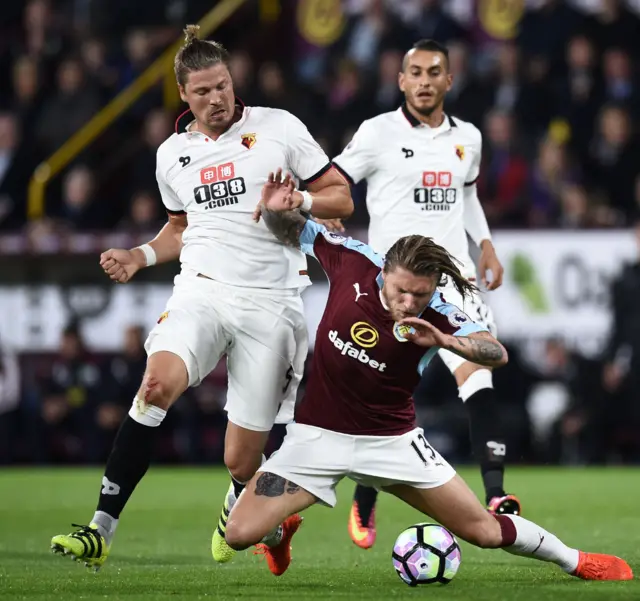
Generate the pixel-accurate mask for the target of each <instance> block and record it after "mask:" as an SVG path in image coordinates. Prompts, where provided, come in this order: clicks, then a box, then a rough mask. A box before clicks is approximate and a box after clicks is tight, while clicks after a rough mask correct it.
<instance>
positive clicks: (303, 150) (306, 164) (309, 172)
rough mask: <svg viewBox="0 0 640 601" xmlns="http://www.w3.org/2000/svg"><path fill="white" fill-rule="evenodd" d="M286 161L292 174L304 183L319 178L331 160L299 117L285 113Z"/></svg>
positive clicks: (327, 169)
mask: <svg viewBox="0 0 640 601" xmlns="http://www.w3.org/2000/svg"><path fill="white" fill-rule="evenodd" d="M286 115H287V120H286V143H287V151H286V152H287V162H288V164H289V167H290V168H291V170H292V171H293V173H294V175H295V176H296V177H297V178H298V179H299V180H301V181H302V182H303V183H305V184H311V183H313V182H314V181H315V180H317V179H319V178H321V177H322V176H323V175H324V174H325V173H326V172H327V171H329V169H331V162H330V161H329V157H328V156H327V155H326V153H325V151H324V150H322V148H321V146H320V144H318V143H317V142H316V141H315V139H314V138H313V136H312V135H311V134H310V133H309V130H308V129H307V127H306V126H305V124H304V123H302V121H300V119H298V118H297V117H294V116H293V115H291V114H290V113H286Z"/></svg>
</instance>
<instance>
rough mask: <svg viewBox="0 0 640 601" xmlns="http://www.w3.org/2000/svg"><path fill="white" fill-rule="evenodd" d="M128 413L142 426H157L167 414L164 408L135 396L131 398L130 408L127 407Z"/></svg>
mask: <svg viewBox="0 0 640 601" xmlns="http://www.w3.org/2000/svg"><path fill="white" fill-rule="evenodd" d="M129 415H130V416H131V418H132V419H134V420H135V421H137V422H138V423H139V424H142V425H143V426H149V427H150V428H157V427H158V426H159V425H160V424H161V423H162V421H163V420H164V418H165V417H166V416H167V412H166V410H165V409H160V407H156V406H155V405H149V404H147V403H145V402H144V400H143V399H140V398H138V397H137V396H136V397H134V399H133V404H132V405H131V409H129Z"/></svg>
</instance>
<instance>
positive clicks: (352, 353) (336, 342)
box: [329, 322, 387, 373]
mask: <svg viewBox="0 0 640 601" xmlns="http://www.w3.org/2000/svg"><path fill="white" fill-rule="evenodd" d="M358 323H360V324H362V323H364V322H358ZM356 325H358V324H354V326H353V327H355V326H356ZM366 325H367V327H368V328H370V329H371V330H373V328H371V326H369V324H366ZM353 327H352V328H351V330H352V334H351V335H352V336H353ZM373 331H374V332H375V334H376V336H377V335H378V332H376V331H375V330H373ZM329 340H330V341H331V342H332V344H333V346H334V347H335V348H337V349H338V350H339V351H340V354H341V355H343V356H345V357H351V358H352V359H356V360H358V361H360V363H363V364H364V365H368V366H369V367H371V368H372V369H375V370H377V371H379V372H381V373H382V372H384V370H385V369H386V368H387V364H386V363H379V362H378V361H376V360H375V359H372V358H371V357H369V355H368V354H367V351H366V350H365V349H364V348H361V349H358V348H356V347H354V346H353V343H352V342H351V340H342V338H340V336H338V331H337V330H331V331H330V332H329ZM376 342H377V340H376ZM358 344H360V343H358ZM370 346H375V343H374V344H373V345H370ZM367 348H370V347H367Z"/></svg>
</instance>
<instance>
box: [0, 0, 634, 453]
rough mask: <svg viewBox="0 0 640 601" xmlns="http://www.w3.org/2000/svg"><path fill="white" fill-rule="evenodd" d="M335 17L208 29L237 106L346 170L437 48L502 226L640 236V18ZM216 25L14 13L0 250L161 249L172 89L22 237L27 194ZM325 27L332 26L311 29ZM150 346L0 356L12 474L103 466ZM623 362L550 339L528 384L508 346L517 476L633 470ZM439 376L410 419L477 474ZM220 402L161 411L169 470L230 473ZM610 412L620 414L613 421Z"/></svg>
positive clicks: (272, 0)
mask: <svg viewBox="0 0 640 601" xmlns="http://www.w3.org/2000/svg"><path fill="white" fill-rule="evenodd" d="M335 4H336V3H335V2H331V1H328V0H327V1H326V2H323V1H322V0H316V1H315V2H314V1H311V0H309V1H308V0H249V1H248V2H246V3H245V4H244V5H243V6H242V7H241V8H240V9H239V10H238V11H237V12H236V13H235V14H234V15H233V16H232V17H231V18H230V19H229V21H228V22H227V23H226V24H225V25H224V26H223V27H222V28H221V29H220V30H219V32H216V34H215V35H214V37H215V39H217V40H219V41H221V42H222V43H223V44H225V46H226V47H227V48H228V49H229V50H230V51H231V57H232V58H231V72H232V75H233V78H234V84H235V87H236V92H237V95H238V96H239V97H240V98H242V100H243V101H244V102H245V103H246V104H248V105H265V106H269V107H276V108H283V109H287V110H289V111H291V112H292V113H294V114H295V115H297V116H298V117H300V118H301V119H302V120H303V121H304V122H305V123H306V124H307V126H308V127H309V129H310V130H311V132H312V134H313V135H314V136H315V137H316V138H317V139H318V141H319V142H320V143H321V144H322V145H323V147H324V148H325V149H326V151H327V153H328V154H329V156H335V155H336V154H338V153H339V152H340V151H341V150H342V148H343V147H344V146H345V145H346V144H347V143H348V141H349V140H350V139H351V136H352V135H353V133H354V131H355V130H356V129H357V127H358V126H359V125H360V123H361V122H362V121H363V120H364V119H367V118H369V117H372V116H374V115H376V114H379V113H381V112H384V111H390V110H394V109H396V108H397V107H398V106H399V104H400V103H401V101H402V98H401V95H400V93H399V91H398V87H397V75H398V72H399V70H400V68H401V61H402V56H403V54H404V52H405V51H406V50H407V48H409V47H410V46H411V45H412V43H413V42H414V41H416V40H418V39H420V38H433V39H436V40H438V41H440V42H443V43H446V44H447V45H448V47H449V48H450V66H451V71H452V73H453V76H454V83H453V88H452V90H451V92H450V93H449V96H448V99H447V105H446V110H447V111H448V112H450V113H451V114H453V115H455V116H457V117H460V118H462V119H465V120H469V121H471V122H472V123H474V124H475V125H477V126H478V127H479V128H480V129H481V130H482V132H483V135H484V148H483V165H482V169H481V176H480V180H479V184H478V186H479V192H480V198H481V200H482V203H483V206H484V208H485V211H486V213H487V216H488V219H489V222H490V225H491V226H492V227H493V228H500V227H506V228H536V229H540V228H567V229H586V228H608V227H627V226H630V225H632V224H633V223H635V222H636V220H637V218H638V214H640V138H639V137H638V124H639V123H640V77H639V76H640V67H639V65H640V62H639V61H638V59H639V58H640V2H637V1H635V0H629V1H623V0H574V1H572V2H569V1H566V2H565V1H562V0H507V1H503V2H492V1H490V0H477V1H474V0H345V1H344V2H342V11H340V10H338V11H335V10H334V9H333V8H335ZM318 6H319V7H320V8H319V9H318ZM323 6H324V9H326V11H328V12H326V14H322V9H323ZM332 6H333V8H332ZM211 7H212V2H211V1H210V0H206V1H205V0H135V2H134V1H131V0H26V1H25V2H13V3H7V4H6V6H4V5H3V8H2V11H0V82H2V85H1V86H0V231H1V232H5V233H6V232H15V231H27V230H28V229H29V228H36V231H38V232H41V231H43V228H44V230H45V231H56V232H66V231H72V232H87V231H96V230H113V229H114V228H118V229H120V230H122V231H131V232H150V233H152V232H154V231H155V230H157V229H158V228H159V227H160V226H161V224H162V222H163V221H164V219H165V217H164V212H163V209H162V205H161V203H160V200H159V197H158V192H157V187H156V182H155V153H156V149H157V147H158V146H159V145H160V144H161V143H162V142H163V141H164V140H165V139H166V138H167V137H168V136H169V135H170V134H171V133H172V131H173V123H174V119H175V117H176V115H177V114H178V113H179V112H181V108H180V107H179V106H167V105H166V101H165V100H164V99H163V90H162V85H161V84H158V86H156V87H154V88H153V89H152V90H151V91H150V92H149V93H147V94H145V95H144V96H143V97H142V98H141V99H140V100H139V101H138V102H136V104H135V105H134V106H133V108H132V110H130V111H128V112H127V113H126V114H125V115H124V116H123V117H122V118H120V119H119V120H118V121H117V122H116V124H115V125H114V126H112V127H110V128H109V129H108V131H107V133H106V134H105V135H103V136H101V137H100V138H99V139H98V140H97V142H96V143H94V144H92V145H91V146H90V147H89V148H88V149H87V150H86V151H83V152H82V153H81V154H80V155H79V156H78V157H77V159H76V160H75V161H74V162H73V163H72V164H71V165H70V166H69V167H68V168H67V169H65V171H64V172H63V173H62V174H61V176H60V177H59V178H57V179H56V180H54V182H53V184H52V185H51V186H49V188H48V189H47V202H46V207H45V213H46V215H45V217H44V218H43V219H42V220H40V221H39V222H38V223H33V222H27V219H26V215H27V210H26V207H27V202H28V198H27V196H28V182H29V180H30V178H31V176H32V174H33V171H34V169H35V168H36V166H37V165H38V164H39V163H40V162H41V161H43V160H45V159H46V158H47V157H49V156H50V155H51V154H52V153H53V152H55V151H56V150H57V149H58V148H60V147H61V146H62V145H63V144H64V143H65V141H67V140H68V139H69V138H70V137H71V136H72V135H73V134H74V132H75V131H77V130H78V128H80V127H81V126H82V125H83V124H84V123H86V122H87V121H88V120H89V119H90V118H91V117H92V116H93V115H94V114H95V113H96V112H97V111H98V110H99V109H100V108H101V107H103V106H104V105H105V104H106V103H107V102H109V101H110V100H111V99H112V98H114V97H115V96H116V95H117V94H118V93H119V92H121V91H122V90H123V89H125V88H126V87H127V86H128V85H129V84H130V83H131V82H132V81H134V80H135V79H136V78H137V77H138V76H139V75H140V74H141V73H143V72H144V70H145V69H146V68H147V67H148V66H149V65H150V64H151V63H152V62H153V61H154V60H155V59H156V58H157V57H158V56H159V55H160V54H161V53H162V51H163V50H164V49H166V48H167V46H168V45H169V44H170V43H172V42H174V41H175V40H176V39H177V38H178V37H179V36H180V33H181V29H182V27H183V26H184V24H186V23H188V22H197V21H198V20H199V19H200V18H201V17H202V16H203V15H204V14H205V13H206V12H207V11H209V10H211ZM314 7H315V8H314ZM327 7H328V8H327ZM316 9H318V10H316ZM314 10H316V12H314ZM310 15H311V16H310ZM314 15H315V16H314ZM314 18H318V19H320V20H321V21H322V27H315V25H314V20H313V19H314ZM364 192H365V190H364V188H363V187H362V186H358V187H356V189H355V190H354V198H355V199H356V212H355V214H354V216H353V217H352V218H351V219H350V220H349V221H348V223H347V226H348V227H349V228H351V227H360V228H362V227H365V226H366V224H367V221H368V219H367V213H366V209H365V207H364V203H363V202H362V200H363V197H364ZM629 269H631V270H632V271H631V272H625V277H627V276H628V277H629V278H630V279H631V281H632V284H627V289H629V288H630V289H631V290H630V291H629V290H627V291H626V293H627V294H631V295H632V296H631V297H630V298H631V299H633V301H632V302H631V301H630V302H629V303H628V304H627V306H622V307H620V308H619V314H618V315H617V319H618V321H619V324H618V326H619V330H620V331H622V332H629V331H631V332H633V336H635V337H636V338H633V336H632V338H633V341H635V340H636V339H640V327H638V326H637V324H639V323H640V313H639V312H640V310H639V309H636V307H640V269H639V268H638V267H637V266H634V267H630V268H629ZM633 270H635V271H633ZM634 278H635V279H634ZM636 279H637V280H638V281H637V282H636ZM636 284H637V286H636ZM617 285H618V288H620V286H621V285H622V284H620V283H618V284H617ZM634 286H636V287H634ZM634 295H635V296H634ZM624 298H629V297H628V296H625V297H624ZM623 304H624V303H623ZM637 314H638V315H637ZM629 324H631V325H629ZM614 329H615V328H614ZM144 335H145V333H143V332H142V331H140V329H138V328H131V329H130V330H128V331H127V332H126V333H123V339H124V342H123V351H122V353H121V354H119V355H117V356H95V355H94V354H92V353H91V352H90V349H86V348H85V345H84V343H83V341H82V333H81V328H80V327H78V325H77V324H71V325H70V326H69V328H68V329H67V330H65V332H64V334H63V336H62V339H61V343H60V351H59V353H58V354H57V356H55V357H48V358H39V357H37V356H34V357H30V358H29V360H28V361H27V362H24V361H23V362H21V363H20V364H19V363H18V361H17V359H16V357H15V356H13V355H12V354H11V353H10V352H8V351H6V352H3V355H2V358H1V367H0V461H2V462H12V461H38V462H45V463H46V462H53V461H67V462H78V461H86V460H90V461H99V460H102V459H104V455H105V453H106V451H107V449H108V448H109V446H110V443H111V439H112V437H113V435H114V433H115V429H116V428H117V425H118V424H119V422H120V419H121V418H122V416H123V414H124V412H125V411H126V410H127V408H128V407H129V405H130V403H131V399H132V397H133V395H134V393H135V389H136V387H137V385H138V383H139V381H140V377H141V374H142V371H143V368H144V360H145V355H144V351H143V348H142V342H143V340H144ZM618 343H619V344H617V346H615V345H614V346H615V348H614V346H612V347H611V348H610V349H608V350H607V351H606V352H605V353H603V356H602V357H600V358H598V359H594V360H585V359H584V358H582V357H580V356H578V355H576V354H575V353H572V352H571V351H569V350H568V349H567V348H566V347H565V346H564V345H563V343H562V342H561V341H560V340H550V341H548V343H547V345H546V348H545V352H544V356H545V358H544V361H542V362H541V363H539V364H536V365H535V366H534V365H528V364H527V363H526V361H524V360H521V359H520V357H519V353H518V349H517V348H512V349H510V355H511V362H510V365H509V366H508V367H507V368H505V369H503V370H500V371H499V372H497V374H496V388H497V390H498V393H499V394H500V395H501V398H502V400H503V402H504V407H505V412H506V414H507V415H508V416H509V419H510V420H511V421H512V425H513V427H512V428H511V431H512V433H513V440H511V441H509V444H510V445H511V449H512V450H511V452H510V457H512V458H514V460H518V459H519V460H523V461H562V462H565V463H587V462H594V461H596V462H597V461H640V440H639V438H640V435H639V434H638V432H639V431H640V428H639V427H638V426H639V425H640V415H639V414H640V409H639V408H638V407H639V406H640V403H637V402H636V399H637V398H638V396H637V393H638V391H639V389H640V384H639V383H635V382H632V383H631V384H629V378H627V379H626V380H625V374H628V373H635V371H639V370H635V371H634V368H633V366H634V365H635V363H633V362H630V361H631V360H629V359H628V352H627V355H625V352H623V351H622V350H621V349H625V348H628V347H629V344H631V346H633V344H636V343H635V342H633V343H629V341H628V340H623V341H620V340H618ZM612 344H613V343H612ZM625 345H626V346H625ZM637 348H638V351H639V352H638V353H636V355H635V356H640V345H639V346H638V347H637ZM632 363H633V365H632ZM630 365H631V366H632V367H629V366H630ZM443 370H444V368H443V367H442V366H441V365H440V364H436V366H435V367H434V368H433V370H432V374H433V377H432V382H426V383H425V386H426V387H427V389H426V393H425V395H424V397H425V398H422V399H421V398H418V403H419V407H420V415H421V419H423V420H424V425H425V427H426V429H427V430H428V431H429V432H430V438H432V439H433V442H434V444H436V446H438V447H439V448H440V449H441V451H442V452H445V453H448V455H449V457H450V458H451V459H452V460H456V459H458V460H465V459H467V458H468V456H469V455H468V446H467V442H466V440H467V434H466V432H467V425H466V415H465V413H464V408H463V406H462V404H461V403H459V402H455V401H454V402H451V400H452V399H455V397H456V390H455V385H454V382H453V380H452V379H451V378H450V376H449V375H448V373H446V374H445V373H444V371H443ZM603 374H604V376H603ZM634 377H635V376H634ZM635 379H637V378H635ZM625 382H626V383H625ZM629 387H631V388H629ZM541 390H543V391H544V392H545V394H546V395H547V396H546V397H545V398H549V397H548V395H549V394H555V395H556V396H557V398H558V403H556V404H555V407H556V408H558V407H559V409H556V410H555V411H552V412H550V413H549V412H546V411H545V409H544V407H542V408H540V407H538V406H537V405H536V399H538V398H540V394H541ZM629 390H631V392H629ZM224 395H225V380H224V369H221V370H219V371H218V372H216V373H214V374H213V375H212V377H211V378H209V379H208V380H207V382H206V383H205V384H204V385H203V386H202V387H200V388H198V389H196V390H191V391H189V393H188V394H187V395H185V399H184V400H183V402H182V403H179V404H178V406H177V408H176V409H175V410H174V411H172V412H171V413H170V416H171V417H170V419H169V420H168V421H167V425H166V428H165V437H164V438H163V443H162V445H161V449H160V450H159V453H160V456H161V457H162V458H164V459H166V460H176V461H177V460H180V461H184V460H187V461H191V462H199V461H204V462H208V461H214V460H219V459H220V458H221V453H222V432H223V428H224V423H225V417H224V413H223V411H222V407H223V405H224ZM427 395H428V397H429V401H428V402H426V396H427ZM621 399H623V400H622V401H621ZM612 403H617V404H618V405H617V406H622V405H623V406H624V407H625V409H624V410H622V411H614V412H612V411H610V410H607V407H609V408H610V407H611V404H612ZM621 403H622V405H620V404H621ZM536 407H538V409H536Z"/></svg>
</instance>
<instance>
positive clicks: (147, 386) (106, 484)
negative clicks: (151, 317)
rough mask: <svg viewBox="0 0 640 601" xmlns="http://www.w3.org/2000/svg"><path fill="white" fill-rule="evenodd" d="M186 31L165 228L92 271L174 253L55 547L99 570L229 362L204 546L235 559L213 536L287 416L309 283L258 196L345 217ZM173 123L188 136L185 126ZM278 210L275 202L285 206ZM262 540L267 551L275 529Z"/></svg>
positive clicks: (289, 137) (338, 182)
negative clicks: (300, 187) (131, 389)
mask: <svg viewBox="0 0 640 601" xmlns="http://www.w3.org/2000/svg"><path fill="white" fill-rule="evenodd" d="M196 32H197V27H195V26H189V27H188V28H187V32H186V33H187V39H186V43H185V45H184V46H183V47H182V49H180V50H179V51H178V53H177V55H176V59H175V73H176V79H177V82H178V86H179V90H180V95H181V97H182V99H183V100H184V101H185V102H187V103H188V104H189V111H187V113H185V115H183V117H182V118H181V119H179V120H178V124H177V126H178V131H177V132H176V133H175V134H174V135H172V136H171V137H170V138H169V139H168V140H166V141H165V142H164V143H163V144H162V145H161V146H160V148H159V149H158V156H157V173H156V176H157V180H158V186H159V188H160V193H161V195H162V200H163V202H164V204H165V206H166V208H167V211H168V213H169V221H168V223H167V224H166V225H165V226H164V227H163V229H162V230H161V231H160V233H159V234H158V236H156V238H154V239H153V240H152V241H151V242H150V243H149V244H145V245H143V246H142V247H139V248H134V249H132V250H124V249H111V250H108V251H107V252H105V253H103V254H102V257H101V265H102V268H103V269H104V271H105V272H106V273H107V274H109V276H110V277H111V279H113V280H115V281H116V282H119V283H126V282H128V281H129V280H130V279H131V278H132V277H133V276H134V274H135V273H136V272H137V271H138V270H139V269H141V268H143V267H147V266H150V265H153V264H155V263H165V262H167V261H172V260H174V259H177V258H178V257H180V261H181V264H182V269H181V273H180V275H178V276H177V277H176V279H175V286H174V290H173V294H172V296H171V298H170V300H169V301H168V304H167V307H166V311H165V312H164V313H163V314H162V316H161V317H160V319H159V320H158V324H157V325H156V326H155V327H154V329H153V330H152V331H151V333H150V335H149V337H148V339H147V342H146V345H145V346H146V350H147V354H148V361H147V367H146V371H145V375H144V378H143V381H142V384H141V387H140V390H139V391H138V394H137V395H136V397H135V399H134V402H133V405H132V407H131V410H130V411H129V415H128V416H127V417H126V418H125V420H124V422H123V423H122V426H121V428H120V430H119V432H118V435H117V437H116V440H115V442H114V446H113V450H112V452H111V455H110V456H109V459H108V462H107V466H106V470H105V475H104V478H103V479H102V490H101V492H100V497H99V501H98V507H97V510H96V513H95V514H94V516H93V518H92V519H91V522H90V525H89V526H82V527H80V528H79V529H78V530H77V531H76V532H73V533H72V534H70V535H60V536H55V537H54V538H53V539H52V548H53V550H54V551H58V552H63V553H66V554H71V555H72V556H74V557H75V558H78V559H81V560H83V561H84V562H85V563H86V564H88V565H90V566H92V567H96V568H97V567H100V566H101V565H102V564H103V563H104V561H105V559H106V557H107V554H108V550H109V546H110V545H111V541H112V538H113V535H114V532H115V529H116V526H117V523H118V519H119V517H120V513H121V512H122V510H123V509H124V506H125V504H126V502H127V500H128V499H129V497H130V495H131V493H132V492H133V490H134V488H135V487H136V485H137V484H138V482H139V481H140V480H141V479H142V477H143V476H144V474H145V472H146V471H147V468H148V467H149V464H150V460H151V454H152V449H153V446H154V442H155V439H156V433H157V426H159V425H160V424H161V423H162V421H163V419H164V417H165V415H166V413H167V410H168V409H169V407H170V406H171V405H172V404H173V403H174V402H175V401H176V400H177V399H178V398H179V397H180V395H181V394H182V393H183V392H184V391H185V390H186V389H187V388H188V387H189V386H197V385H198V384H199V383H200V382H201V381H202V379H203V378H205V377H206V376H207V374H208V373H209V372H210V371H211V370H213V369H214V367H215V366H216V364H217V363H218V361H219V359H220V358H221V356H222V355H223V354H226V356H227V367H228V376H229V388H228V393H227V404H226V410H227V413H228V417H229V424H228V427H227V433H226V438H225V456H224V458H225V463H226V465H227V468H228V469H229V472H230V473H231V478H232V486H231V487H230V490H229V493H228V494H227V497H226V499H225V502H224V506H223V513H222V516H221V518H220V521H219V524H218V527H217V528H216V531H215V533H214V536H213V540H212V552H213V555H214V559H215V560H217V561H228V560H229V559H230V558H231V557H232V555H233V553H235V551H234V550H233V549H231V548H230V547H229V546H228V545H227V544H226V542H225V540H224V530H225V527H226V518H227V517H228V514H229V511H230V508H231V505H232V504H233V502H234V501H235V499H236V498H237V496H238V495H239V494H240V492H241V490H242V488H243V487H244V483H246V482H247V481H249V479H250V478H251V477H252V476H253V474H254V473H255V472H256V470H257V469H258V468H259V467H260V465H261V463H262V461H263V455H262V452H263V449H264V446H265V443H266V441H267V437H268V434H269V431H270V430H271V427H272V426H273V424H274V422H275V421H276V420H277V421H279V422H284V423H286V422H288V421H290V420H291V418H292V416H293V404H294V402H295V395H296V389H297V386H298V383H299V381H300V379H301V378H302V372H303V368H304V362H305V358H306V355H307V332H306V322H305V319H304V315H303V305H302V300H301V298H300V292H301V290H302V289H303V288H304V287H305V286H307V285H309V284H310V281H309V278H308V276H307V271H306V269H307V264H306V257H305V256H304V254H302V253H301V252H300V250H297V249H292V248H289V247H286V246H284V245H283V244H281V243H280V242H279V241H278V240H277V239H276V238H275V237H274V236H273V234H272V233H271V232H269V231H268V229H267V227H266V226H265V225H264V223H258V222H256V221H254V220H253V218H252V215H253V213H254V210H255V207H256V205H257V204H258V203H259V202H260V200H261V198H262V200H264V201H268V202H269V203H270V206H272V205H273V206H278V204H279V203H280V204H283V203H285V202H286V206H287V207H291V206H293V207H300V208H302V209H304V210H305V211H307V212H311V213H312V214H314V215H316V216H318V217H322V218H332V217H341V216H348V215H349V214H350V213H351V212H352V210H353V203H352V201H351V196H350V193H349V186H348V184H347V182H346V181H345V180H344V178H343V177H342V176H341V175H340V174H339V173H338V172H337V171H336V170H335V169H332V168H331V163H330V161H329V159H328V158H327V156H326V155H325V153H324V152H323V151H322V149H321V148H320V146H319V145H318V144H317V143H316V142H315V141H314V139H313V138H312V137H311V135H310V134H309V132H308V131H307V129H306V128H305V126H304V125H303V124H302V123H301V122H300V121H299V120H298V119H297V118H295V117H294V116H293V115H291V114H290V113H288V112H286V111H281V110H275V109H268V108H262V107H245V106H244V105H243V104H242V103H241V102H240V101H239V100H238V99H236V98H235V96H234V91H233V82H232V80H231V76H230V74H229V70H228V68H227V64H228V60H229V55H228V53H227V51H226V50H225V49H224V48H223V47H222V46H220V45H219V44H216V43H215V42H209V41H202V40H198V39H197V37H196ZM183 124H184V125H185V127H182V126H183ZM280 168H284V169H287V170H288V171H292V172H293V173H294V174H295V176H296V177H297V178H298V179H299V180H301V181H303V182H304V183H305V184H306V186H307V191H305V192H303V193H301V192H300V191H294V192H286V193H285V191H284V190H283V189H282V188H281V187H278V186H277V185H276V184H275V182H274V178H273V176H271V177H268V174H269V173H270V172H276V171H277V170H278V169H280ZM283 206H284V205H283ZM268 542H270V543H271V544H272V545H276V544H277V543H278V533H275V534H274V539H272V540H271V541H268Z"/></svg>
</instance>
